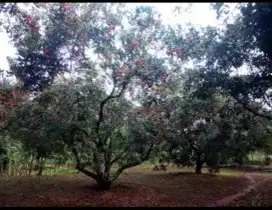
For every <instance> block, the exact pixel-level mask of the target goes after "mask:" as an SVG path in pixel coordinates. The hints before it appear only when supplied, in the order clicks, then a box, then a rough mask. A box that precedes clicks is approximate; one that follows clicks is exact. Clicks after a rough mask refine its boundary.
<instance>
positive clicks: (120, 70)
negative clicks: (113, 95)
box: [116, 67, 129, 74]
mask: <svg viewBox="0 0 272 210" xmlns="http://www.w3.org/2000/svg"><path fill="white" fill-rule="evenodd" d="M116 72H117V73H118V74H128V73H129V70H128V69H127V68H124V67H121V68H118V69H117V70H116Z"/></svg>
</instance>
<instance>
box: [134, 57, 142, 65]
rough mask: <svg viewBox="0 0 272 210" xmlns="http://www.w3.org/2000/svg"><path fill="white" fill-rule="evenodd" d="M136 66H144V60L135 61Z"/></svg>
mask: <svg viewBox="0 0 272 210" xmlns="http://www.w3.org/2000/svg"><path fill="white" fill-rule="evenodd" d="M135 64H136V65H143V64H144V59H142V58H138V59H136V60H135Z"/></svg>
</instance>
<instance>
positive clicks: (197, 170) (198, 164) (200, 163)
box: [195, 157, 204, 174]
mask: <svg viewBox="0 0 272 210" xmlns="http://www.w3.org/2000/svg"><path fill="white" fill-rule="evenodd" d="M203 163H204V162H203V161H201V159H200V157H197V160H196V167H195V173H196V174H201V173H202V171H201V169H202V166H203Z"/></svg>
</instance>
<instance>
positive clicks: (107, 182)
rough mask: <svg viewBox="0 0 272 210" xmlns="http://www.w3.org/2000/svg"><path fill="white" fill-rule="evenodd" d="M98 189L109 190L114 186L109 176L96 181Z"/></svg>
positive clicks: (102, 176)
mask: <svg viewBox="0 0 272 210" xmlns="http://www.w3.org/2000/svg"><path fill="white" fill-rule="evenodd" d="M96 183H97V188H98V189H100V190H109V189H110V188H111V185H112V180H111V178H110V177H109V176H108V175H105V174H104V175H101V176H100V177H98V178H97V179H96Z"/></svg>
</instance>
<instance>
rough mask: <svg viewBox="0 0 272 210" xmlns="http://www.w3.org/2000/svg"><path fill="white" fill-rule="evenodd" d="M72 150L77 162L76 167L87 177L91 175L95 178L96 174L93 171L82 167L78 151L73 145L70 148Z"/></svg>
mask: <svg viewBox="0 0 272 210" xmlns="http://www.w3.org/2000/svg"><path fill="white" fill-rule="evenodd" d="M72 152H73V153H74V155H75V158H76V162H77V164H76V169H77V170H79V171H80V172H82V173H84V174H85V175H87V176H89V177H92V178H93V179H95V180H97V178H98V176H97V175H96V174H95V173H93V172H91V171H88V170H86V169H85V168H84V166H82V164H81V161H80V158H79V156H78V153H77V151H76V149H75V148H74V147H73V148H72Z"/></svg>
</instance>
